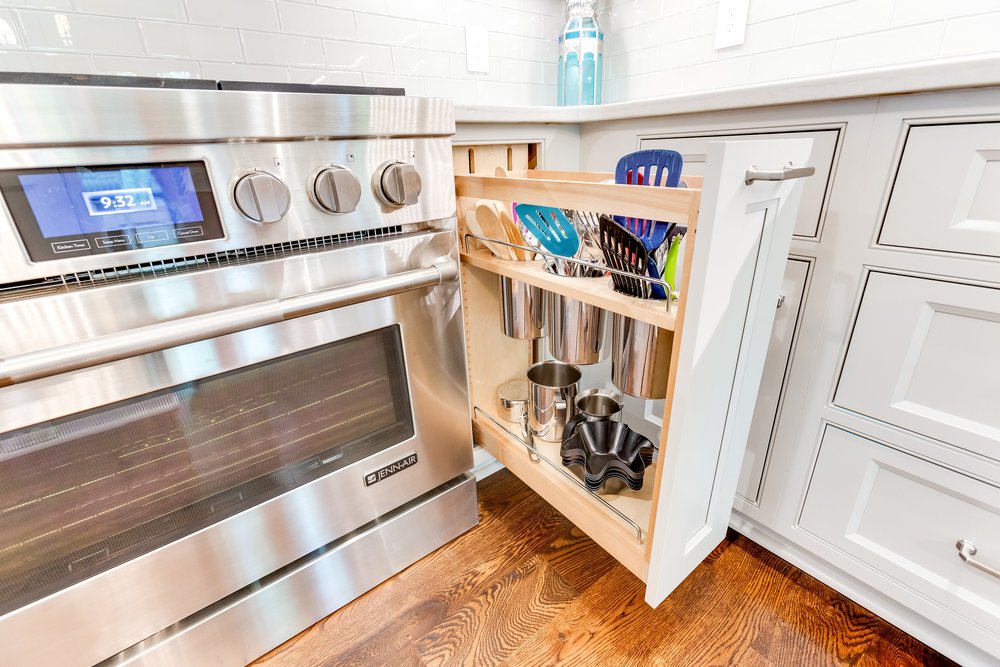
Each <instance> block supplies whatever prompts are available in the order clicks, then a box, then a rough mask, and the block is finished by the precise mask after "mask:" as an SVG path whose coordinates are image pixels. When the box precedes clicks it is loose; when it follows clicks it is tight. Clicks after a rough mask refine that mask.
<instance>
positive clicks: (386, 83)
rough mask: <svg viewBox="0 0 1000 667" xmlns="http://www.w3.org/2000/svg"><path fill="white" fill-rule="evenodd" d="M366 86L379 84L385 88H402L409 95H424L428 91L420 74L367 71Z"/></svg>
mask: <svg viewBox="0 0 1000 667" xmlns="http://www.w3.org/2000/svg"><path fill="white" fill-rule="evenodd" d="M365 85H366V86H379V87H383V88H402V89H403V90H405V91H406V94H407V95H415V96H418V97H419V96H422V95H426V94H427V92H426V90H425V89H424V79H423V77H420V76H403V75H400V74H377V73H372V72H365Z"/></svg>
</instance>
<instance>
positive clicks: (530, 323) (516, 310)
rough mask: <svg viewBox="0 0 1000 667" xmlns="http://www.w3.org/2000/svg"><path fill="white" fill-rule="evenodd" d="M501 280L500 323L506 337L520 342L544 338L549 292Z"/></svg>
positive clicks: (513, 281)
mask: <svg viewBox="0 0 1000 667" xmlns="http://www.w3.org/2000/svg"><path fill="white" fill-rule="evenodd" d="M499 278H500V321H501V322H502V326H503V333H504V335H505V336H509V337H510V338H517V339H519V340H531V339H533V338H541V337H542V336H544V335H545V302H546V301H547V298H546V294H547V292H546V291H545V290H543V289H541V288H540V287H534V286H533V285H529V284H528V283H525V282H521V281H520V280H514V279H513V278H507V277H506V276H499Z"/></svg>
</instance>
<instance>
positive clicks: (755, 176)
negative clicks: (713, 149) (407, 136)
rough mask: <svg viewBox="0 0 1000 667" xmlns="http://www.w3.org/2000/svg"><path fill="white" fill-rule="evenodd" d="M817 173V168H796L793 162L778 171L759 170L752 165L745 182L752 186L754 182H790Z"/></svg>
mask: <svg viewBox="0 0 1000 667" xmlns="http://www.w3.org/2000/svg"><path fill="white" fill-rule="evenodd" d="M815 173H816V167H796V166H795V165H793V164H792V163H791V162H789V163H788V164H786V165H785V166H784V167H782V168H781V169H778V170H776V171H767V170H766V169H758V168H757V165H751V167H750V168H749V169H747V175H746V179H745V180H744V182H745V183H746V184H747V185H751V184H752V183H753V182H754V181H790V180H792V179H793V178H806V177H807V176H812V175H813V174H815Z"/></svg>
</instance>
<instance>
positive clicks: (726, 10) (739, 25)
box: [715, 0, 750, 51]
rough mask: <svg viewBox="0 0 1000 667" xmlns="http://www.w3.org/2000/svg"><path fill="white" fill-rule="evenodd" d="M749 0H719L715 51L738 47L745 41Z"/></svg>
mask: <svg viewBox="0 0 1000 667" xmlns="http://www.w3.org/2000/svg"><path fill="white" fill-rule="evenodd" d="M749 11H750V0H720V1H719V14H718V16H717V17H716V19H715V49H716V51H718V50H719V49H725V48H729V47H730V46H739V45H740V44H742V43H743V42H745V41H746V35H747V13H748V12H749Z"/></svg>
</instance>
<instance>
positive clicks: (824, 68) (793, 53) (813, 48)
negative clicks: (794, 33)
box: [750, 41, 836, 83]
mask: <svg viewBox="0 0 1000 667" xmlns="http://www.w3.org/2000/svg"><path fill="white" fill-rule="evenodd" d="M835 46H836V42H832V41H831V42H820V43H819V44H807V45H805V46H797V47H794V48H790V49H778V50H776V51H765V52H764V53H755V54H754V55H753V56H752V57H751V59H750V81H752V82H754V83H758V82H763V81H779V80H782V79H794V78H797V77H803V76H815V75H818V74H826V73H828V72H829V71H830V67H831V66H832V64H833V51H834V48H835Z"/></svg>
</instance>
